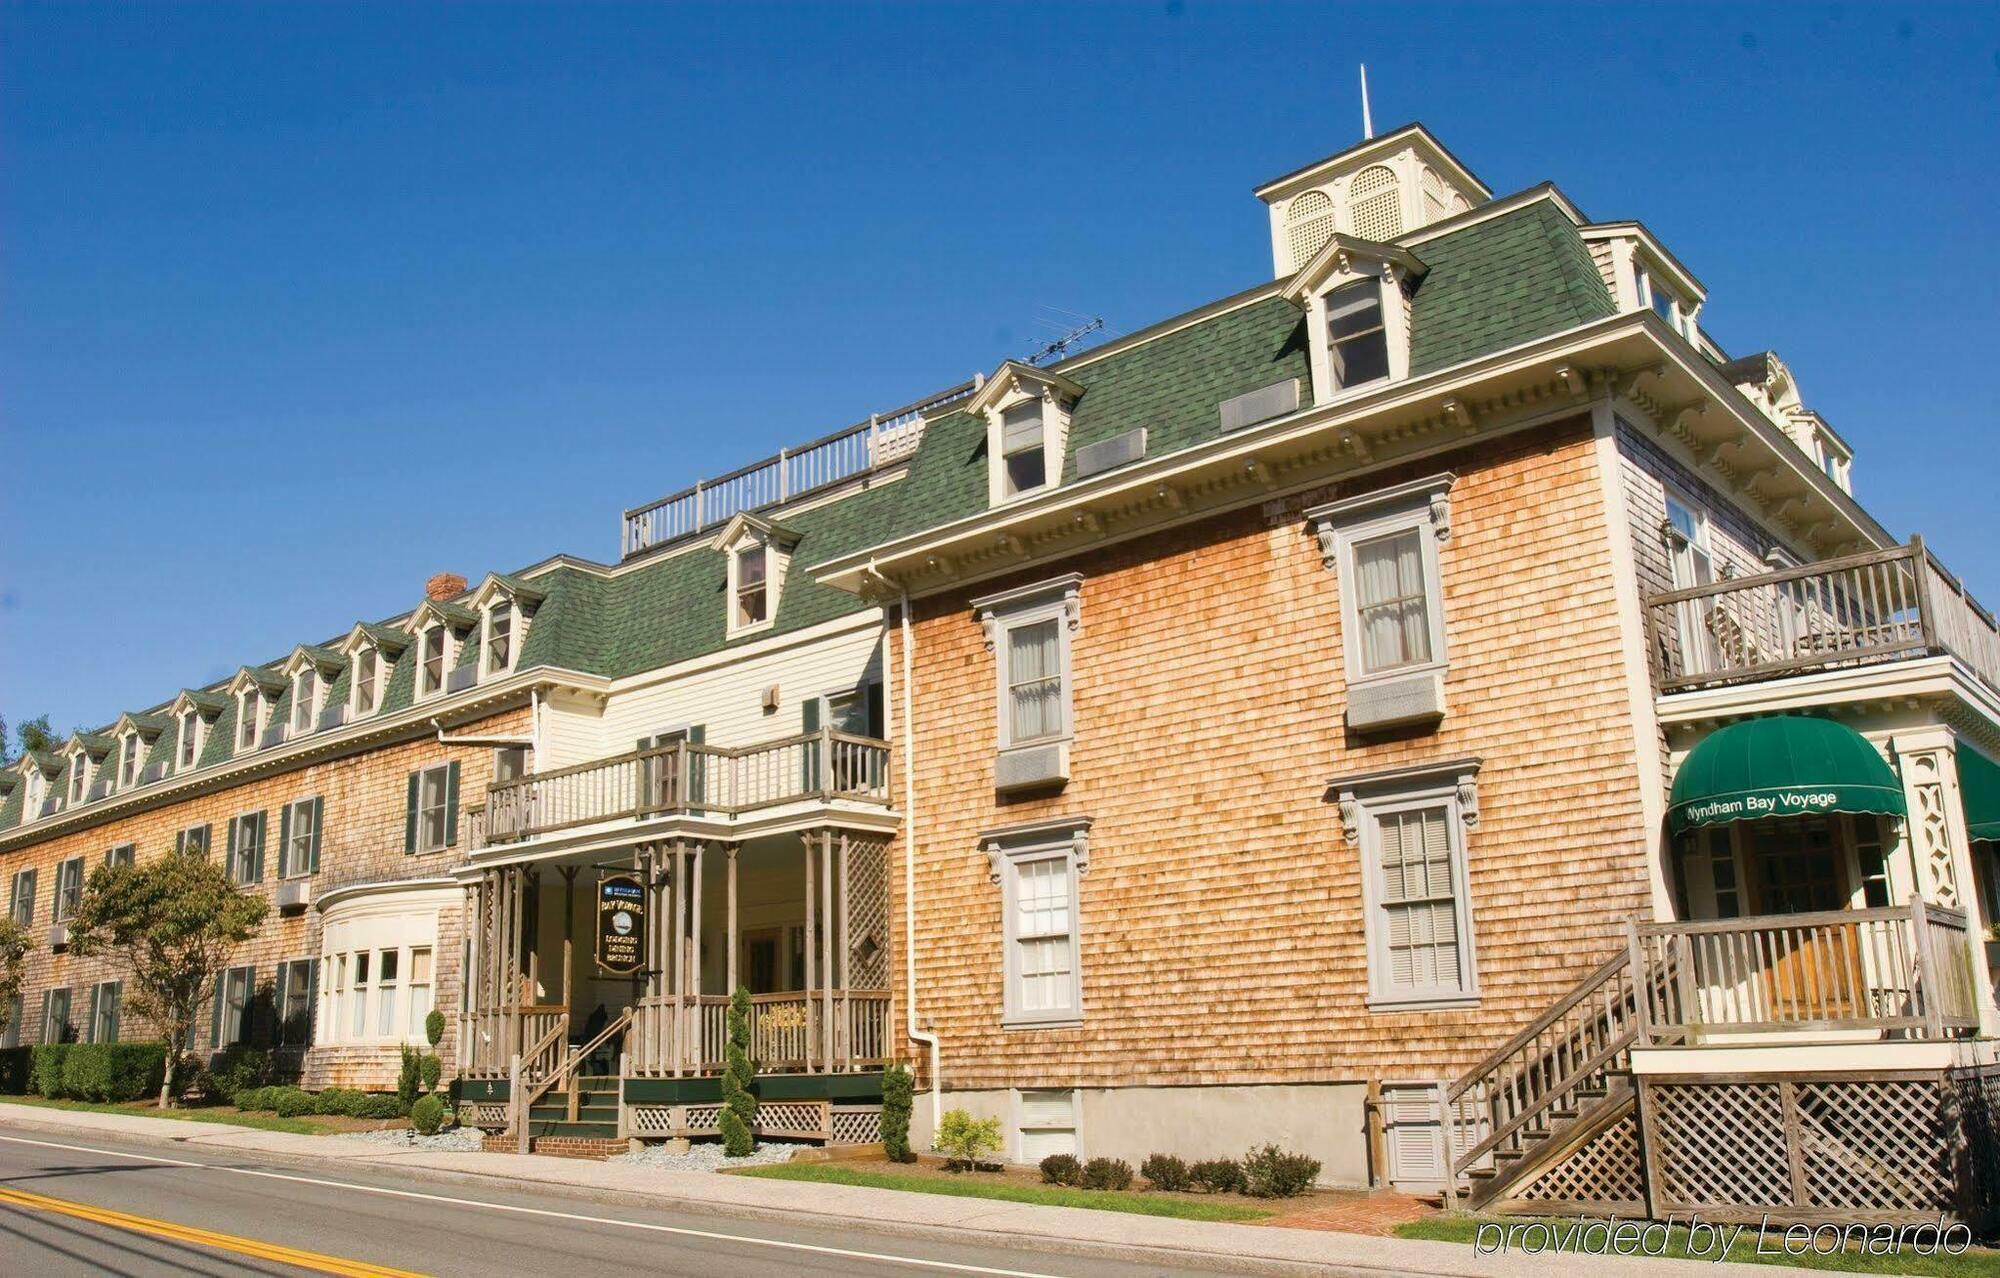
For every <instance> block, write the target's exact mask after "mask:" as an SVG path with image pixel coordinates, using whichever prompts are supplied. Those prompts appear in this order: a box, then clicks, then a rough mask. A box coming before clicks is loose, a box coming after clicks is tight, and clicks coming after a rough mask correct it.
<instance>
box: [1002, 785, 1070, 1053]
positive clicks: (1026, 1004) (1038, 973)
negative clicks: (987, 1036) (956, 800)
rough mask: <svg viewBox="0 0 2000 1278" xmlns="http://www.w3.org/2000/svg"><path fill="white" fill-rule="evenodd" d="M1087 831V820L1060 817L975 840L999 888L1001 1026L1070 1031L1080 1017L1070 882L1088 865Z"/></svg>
mask: <svg viewBox="0 0 2000 1278" xmlns="http://www.w3.org/2000/svg"><path fill="white" fill-rule="evenodd" d="M1088 828H1089V821H1088V819H1087V818H1063V819H1059V820H1057V821H1052V822H1044V823H1039V824H1036V825H1030V826H1021V827H1015V828H1013V829H1011V830H1004V831H999V832H995V833H993V834H989V835H986V836H984V837H983V838H982V840H981V842H982V843H983V845H984V846H985V849H986V855H987V858H988V867H989V874H990V876H991V878H992V879H993V881H994V882H995V883H997V884H998V885H999V887H1000V903H1001V915H1002V944H1003V945H1004V947H1005V950H1004V953H1003V954H1002V956H1001V964H1002V976H1003V982H1004V1000H1003V1006H1002V1011H1001V1023H1002V1024H1003V1025H1007V1026H1012V1027H1023V1028H1032V1027H1047V1026H1051V1025H1074V1024H1076V1023H1077V1022H1078V1021H1080V1020H1082V1018H1083V974H1082V967H1083V953H1082V941H1081V928H1080V926H1079V920H1078V887H1077V881H1078V879H1080V878H1081V877H1082V875H1083V872H1084V870H1085V869H1087V868H1088V866H1089V849H1090V844H1089V841H1088Z"/></svg>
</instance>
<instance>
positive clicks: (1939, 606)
mask: <svg viewBox="0 0 2000 1278" xmlns="http://www.w3.org/2000/svg"><path fill="white" fill-rule="evenodd" d="M1645 611H1646V624H1647V630H1648V641H1649V642H1648V646H1649V648H1650V649H1651V652H1652V655H1653V659H1654V663H1655V669H1656V670H1657V672H1658V677H1659V688H1660V691H1661V692H1662V693H1673V692H1683V691H1687V690H1689V689H1694V688H1705V687H1715V686H1719V685H1726V684H1734V683H1748V682H1755V681H1759V680H1765V679H1779V678H1785V677H1787V676H1790V675H1796V674H1805V673H1810V672H1814V671H1821V670H1832V669H1840V668H1844V667H1850V666H1862V665H1873V664H1878V663H1882V662H1892V661H1908V660H1913V659H1915V658H1918V657H1926V656H1952V657H1956V658H1957V659H1958V660H1959V661H1961V662H1963V663H1964V664H1965V666H1966V667H1967V668H1968V669H1970V670H1971V671H1972V672H1973V674H1975V675H1976V676H1978V678H1980V679H1981V680H1982V681H1984V682H1985V683H1986V684H1988V685H1989V686H1991V687H1993V688H1994V689H1996V690H2000V626H1996V624H1995V622H1994V618H1993V614H1992V613H1991V612H1989V611H1988V610H1987V609H1986V608H1984V607H1983V606H1981V604H1980V603H1979V601H1978V600H1976V599H1974V598H1972V596H1971V595H1970V593H1968V592H1967V590H1966V588H1965V584H1964V583H1963V582H1962V581H1960V580H1959V579H1958V578H1957V577H1955V576H1953V575H1952V574H1951V573H1950V572H1948V571H1947V570H1946V569H1945V567H1944V565H1943V564H1941V563H1939V562H1938V559H1937V557H1936V556H1935V555H1933V554H1931V553H1930V551H1929V550H1928V549H1927V548H1926V547H1925V546H1924V542H1923V538H1921V537H1912V538H1911V539H1910V543H1909V544H1908V545H1907V546H1894V547H1891V548H1889V549H1887V550H1875V551H1869V552H1866V553H1864V554H1858V555H1849V556H1846V557H1844V558H1840V559H1828V560H1823V561H1821V562H1819V563H1813V564H1806V565H1804V566H1803V567H1799V568H1786V569H1782V570H1779V571H1776V572H1768V573H1759V574H1757V575H1756V576H1752V577H1736V578H1730V579H1727V580H1723V581H1717V582H1712V583H1708V584H1703V585H1696V586H1693V587H1690V588H1688V589H1685V590H1673V591H1668V592H1665V593H1663V594H1655V595H1652V596H1651V597H1649V598H1648V599H1647V601H1646V610H1645Z"/></svg>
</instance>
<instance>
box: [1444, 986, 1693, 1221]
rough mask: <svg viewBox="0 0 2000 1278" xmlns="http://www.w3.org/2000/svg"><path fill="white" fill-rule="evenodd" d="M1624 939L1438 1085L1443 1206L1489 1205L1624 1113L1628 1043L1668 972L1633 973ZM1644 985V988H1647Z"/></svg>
mask: <svg viewBox="0 0 2000 1278" xmlns="http://www.w3.org/2000/svg"><path fill="white" fill-rule="evenodd" d="M1633 972H1634V967H1633V962H1632V950H1631V948H1629V947H1628V948H1625V949H1621V950H1620V951H1619V952H1618V953H1616V954H1614V955H1612V956H1611V957H1610V958H1608V959H1606V960H1605V961H1604V962H1603V963H1602V964H1600V965H1599V966H1598V967H1597V968H1596V969H1595V970H1593V971H1592V972H1591V973H1590V974H1589V975H1588V976H1586V977H1584V979H1583V980H1582V981H1580V982H1579V983H1578V984H1577V985H1576V987H1575V988H1573V989H1571V990H1570V991H1569V993H1567V994H1565V995H1564V996H1563V997H1562V998H1560V999H1558V1000H1557V1001H1556V1002H1555V1004H1554V1005H1553V1006H1551V1007H1550V1008H1549V1010H1548V1011H1546V1012H1544V1013H1542V1014H1541V1015H1540V1016H1539V1017H1537V1018H1536V1019H1535V1021H1534V1022H1533V1023H1532V1024H1530V1025H1529V1026H1528V1027H1527V1028H1526V1029H1524V1030H1522V1031H1521V1032H1520V1033H1519V1034H1516V1035H1515V1036H1514V1037H1513V1038H1512V1039H1510V1040H1508V1041H1507V1042H1506V1043H1505V1044H1504V1045H1503V1046H1501V1047H1500V1048H1499V1050H1497V1051H1495V1052H1494V1053H1493V1054H1492V1055H1490V1056H1488V1057H1487V1058H1486V1059H1485V1060H1483V1061H1481V1062H1480V1063H1479V1064H1477V1065H1475V1066H1473V1067H1472V1068H1471V1069H1470V1070H1468V1071H1466V1072H1465V1073H1464V1074H1463V1075H1461V1076H1460V1077H1459V1078H1458V1079H1456V1080H1455V1081H1453V1082H1451V1083H1448V1084H1441V1085H1440V1088H1441V1091H1442V1095H1441V1096H1440V1098H1439V1100H1440V1102H1441V1105H1440V1108H1441V1110H1442V1117H1443V1125H1444V1137H1445V1151H1446V1158H1447V1173H1446V1177H1445V1197H1446V1202H1447V1205H1451V1204H1452V1202H1453V1200H1455V1199H1456V1198H1457V1196H1458V1195H1459V1193H1460V1192H1461V1189H1462V1191H1463V1193H1464V1195H1465V1201H1466V1205H1468V1206H1471V1207H1490V1206H1491V1205H1493V1204H1495V1203H1497V1202H1499V1201H1500V1200H1502V1199H1504V1198H1506V1197H1507V1196H1508V1193H1509V1191H1510V1190H1511V1189H1515V1188H1517V1187H1521V1186H1525V1185H1526V1184H1527V1183H1529V1182H1530V1181H1531V1180H1532V1179H1533V1178H1534V1177H1535V1176H1536V1174H1537V1173H1539V1172H1541V1171H1543V1170H1544V1169H1546V1168H1549V1167H1551V1166H1554V1165H1555V1164H1556V1163H1557V1162H1559V1161H1561V1160H1562V1159H1563V1158H1566V1157H1568V1156H1569V1155H1570V1154H1571V1153H1573V1152H1575V1151H1576V1150H1578V1149H1580V1148H1582V1147H1583V1146H1584V1145H1586V1144H1588V1143H1589V1142H1590V1141H1592V1140H1593V1139H1595V1138H1596V1137H1597V1136H1598V1135H1600V1134H1602V1133H1603V1132H1605V1131H1606V1130H1607V1129H1609V1128H1610V1127H1611V1126H1612V1125H1613V1124H1616V1123H1617V1122H1619V1121H1620V1120H1621V1119H1623V1118H1625V1117H1626V1116H1627V1115H1629V1114H1631V1113H1632V1112H1633V1107H1634V1105H1635V1093H1634V1089H1633V1085H1632V1078H1631V1066H1632V1045H1633V1044H1634V1043H1635V1042H1637V1041H1638V1040H1639V1037H1640V1033H1641V1029H1642V1026H1643V1023H1644V1020H1645V1017H1646V1013H1647V1004H1648V1002H1649V1001H1650V1000H1651V999H1655V998H1657V997H1658V993H1659V989H1660V987H1661V986H1662V984H1664V983H1665V982H1668V981H1671V980H1672V979H1673V973H1672V972H1671V971H1669V970H1663V969H1661V968H1658V967H1654V968H1652V969H1651V970H1649V971H1648V972H1647V973H1646V974H1645V976H1644V977H1643V978H1641V979H1639V980H1636V981H1635V979H1634V975H1633ZM1649 987H1650V988H1649Z"/></svg>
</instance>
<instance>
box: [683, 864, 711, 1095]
mask: <svg viewBox="0 0 2000 1278" xmlns="http://www.w3.org/2000/svg"><path fill="white" fill-rule="evenodd" d="M707 850H708V845H707V844H706V843H702V842H697V843H696V844H695V845H694V854H693V857H692V858H691V859H692V868H691V869H690V870H689V871H688V892H689V895H690V897H691V898H692V899H691V901H690V902H689V905H688V932H689V936H688V947H687V969H688V996H689V998H691V999H692V1000H693V1003H694V1009H695V1010H694V1015H695V1020H696V1022H697V1023H700V1022H701V1020H702V1017H703V1016H704V1015H705V1013H704V1012H703V1011H702V1006H701V999H702V995H703V994H704V993H705V992H706V991H705V990H704V989H703V988H702V971H701V880H702V868H703V866H702V861H703V857H702V854H703V853H704V852H706V851H707ZM702 1054H703V1055H704V1056H706V1055H707V1054H708V1049H707V1046H706V1045H704V1046H703V1048H702Z"/></svg>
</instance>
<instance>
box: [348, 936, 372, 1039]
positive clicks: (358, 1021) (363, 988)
mask: <svg viewBox="0 0 2000 1278" xmlns="http://www.w3.org/2000/svg"><path fill="white" fill-rule="evenodd" d="M370 957H371V955H370V953H369V951H367V950H358V951H356V952H355V955H354V984H353V986H352V987H351V988H350V989H349V990H348V999H349V1001H348V1007H347V1036H348V1037H349V1038H362V1037H364V1036H365V1035H366V1034H367V1033H368V960H369V958H370Z"/></svg>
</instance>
